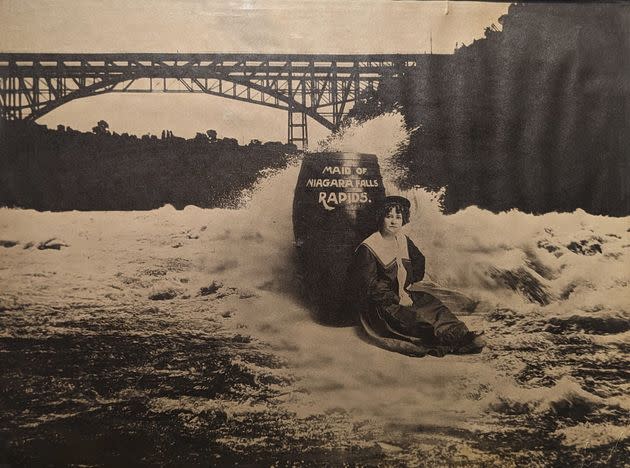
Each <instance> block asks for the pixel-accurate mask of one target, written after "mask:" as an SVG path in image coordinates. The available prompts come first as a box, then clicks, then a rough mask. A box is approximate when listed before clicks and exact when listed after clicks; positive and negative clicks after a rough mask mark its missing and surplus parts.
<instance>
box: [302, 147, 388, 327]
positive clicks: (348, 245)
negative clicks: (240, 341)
mask: <svg viewBox="0 0 630 468" xmlns="http://www.w3.org/2000/svg"><path fill="white" fill-rule="evenodd" d="M384 198H385V189H384V188H383V180H382V178H381V174H380V170H379V166H378V160H377V158H376V156H375V155H373V154H361V153H310V154H307V155H305V157H304V160H303V162H302V167H301V169H300V175H299V177H298V181H297V186H296V187H295V196H294V199H293V231H294V235H295V246H296V248H297V253H298V261H299V263H300V267H301V269H300V272H301V282H302V286H303V290H304V292H305V296H306V298H307V299H308V300H309V302H310V303H311V306H312V308H313V310H314V312H315V313H316V318H317V319H318V320H319V321H321V322H324V323H330V324H338V325H342V324H347V323H350V322H351V321H352V319H353V318H354V317H353V316H352V315H353V314H352V313H351V312H350V311H349V308H348V307H347V294H346V278H347V271H348V266H349V264H350V261H351V258H352V254H353V252H354V249H355V248H356V247H357V245H358V244H359V243H360V242H361V241H362V240H364V239H365V238H366V237H367V236H368V235H370V234H372V233H373V232H374V231H375V230H376V220H375V213H374V207H375V205H376V204H378V203H381V202H382V201H383V200H384Z"/></svg>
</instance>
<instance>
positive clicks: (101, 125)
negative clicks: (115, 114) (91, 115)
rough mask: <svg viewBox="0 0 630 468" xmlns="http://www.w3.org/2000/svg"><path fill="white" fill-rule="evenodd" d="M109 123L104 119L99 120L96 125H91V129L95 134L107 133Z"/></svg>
mask: <svg viewBox="0 0 630 468" xmlns="http://www.w3.org/2000/svg"><path fill="white" fill-rule="evenodd" d="M108 129H109V124H108V123H107V122H105V121H104V120H99V121H98V122H97V124H96V127H92V131H93V132H94V133H96V134H97V135H107V134H109V131H108Z"/></svg>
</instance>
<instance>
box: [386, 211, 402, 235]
mask: <svg viewBox="0 0 630 468" xmlns="http://www.w3.org/2000/svg"><path fill="white" fill-rule="evenodd" d="M402 225H403V216H402V213H397V212H396V208H391V209H390V210H389V211H388V212H387V214H386V215H385V218H384V219H383V226H381V234H383V235H394V236H395V235H397V234H398V233H399V232H400V229H401V228H402Z"/></svg>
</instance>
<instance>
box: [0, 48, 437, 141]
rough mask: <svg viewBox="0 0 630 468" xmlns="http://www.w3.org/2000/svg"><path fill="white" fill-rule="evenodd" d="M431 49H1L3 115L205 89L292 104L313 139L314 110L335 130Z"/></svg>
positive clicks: (294, 117) (300, 134) (292, 114)
mask: <svg viewBox="0 0 630 468" xmlns="http://www.w3.org/2000/svg"><path fill="white" fill-rule="evenodd" d="M431 57H435V56H429V55H426V54H379V55H304V54H288V55H284V54H273V55H268V54H154V53H140V54H134V53H121V54H31V53H0V118H4V119H7V120H33V121H34V120H36V119H38V118H39V117H42V116H43V115H45V114H47V113H48V112H50V111H52V110H54V109H56V108H57V107H59V106H61V105H63V104H65V103H67V102H70V101H72V100H74V99H78V98H83V97H88V96H94V95H98V94H104V93H112V92H115V93H151V92H164V93H205V94H210V95H215V96H221V97H224V98H228V99H234V100H237V101H244V102H250V103H254V104H258V105H262V106H267V107H273V108H276V109H283V110H286V111H287V113H288V125H287V139H288V142H289V143H295V144H299V145H301V146H303V147H306V146H307V145H308V128H307V117H310V118H312V119H313V120H315V121H316V122H318V123H320V124H321V125H323V126H324V127H326V128H328V129H331V130H334V129H336V128H338V127H339V125H340V124H341V122H342V120H343V118H344V117H345V116H347V115H348V111H349V110H350V109H351V106H352V103H353V102H355V101H356V100H357V98H358V97H359V96H360V94H361V93H362V92H363V91H364V90H366V89H368V88H373V89H376V88H378V86H379V83H380V82H381V81H382V80H383V79H385V78H389V77H399V76H400V75H401V74H403V73H404V72H405V71H406V70H407V69H409V68H410V67H417V66H419V65H420V62H422V61H426V60H428V59H429V58H431Z"/></svg>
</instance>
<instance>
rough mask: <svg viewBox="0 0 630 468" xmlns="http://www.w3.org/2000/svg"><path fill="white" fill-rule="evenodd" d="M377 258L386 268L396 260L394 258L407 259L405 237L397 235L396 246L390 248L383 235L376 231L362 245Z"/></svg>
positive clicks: (407, 252) (407, 249)
mask: <svg viewBox="0 0 630 468" xmlns="http://www.w3.org/2000/svg"><path fill="white" fill-rule="evenodd" d="M361 244H362V245H365V246H366V247H367V248H368V249H370V251H371V252H372V253H373V254H374V255H375V256H376V258H378V260H379V261H380V262H381V263H382V264H383V266H387V265H389V264H390V263H392V262H393V261H395V260H396V257H399V258H400V259H401V260H402V259H409V248H408V245H407V236H405V235H404V234H398V235H397V236H396V246H397V247H396V246H392V245H391V244H389V243H387V242H386V241H385V239H383V235H382V234H381V233H380V232H379V231H376V232H375V233H374V234H372V235H371V236H370V237H368V238H367V239H365V240H364V241H363V242H362V243H361Z"/></svg>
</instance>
